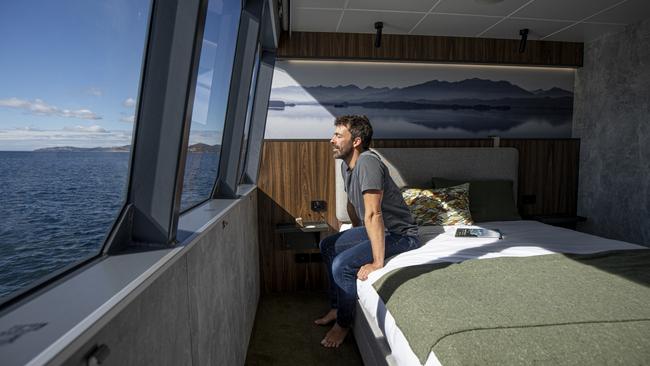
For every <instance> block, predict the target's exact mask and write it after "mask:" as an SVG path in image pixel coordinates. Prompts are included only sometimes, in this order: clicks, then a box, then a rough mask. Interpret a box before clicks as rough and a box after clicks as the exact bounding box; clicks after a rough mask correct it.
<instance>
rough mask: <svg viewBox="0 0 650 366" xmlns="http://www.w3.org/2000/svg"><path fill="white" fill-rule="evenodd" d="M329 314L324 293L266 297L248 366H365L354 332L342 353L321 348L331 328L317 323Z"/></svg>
mask: <svg viewBox="0 0 650 366" xmlns="http://www.w3.org/2000/svg"><path fill="white" fill-rule="evenodd" d="M327 310H328V301H327V296H326V295H325V294H324V293H317V292H303V293H285V294H273V295H262V298H261V299H260V305H259V307H258V309H257V315H256V317H255V326H254V328H253V335H252V337H251V341H250V344H249V346H248V354H247V356H246V365H249V366H258V365H259V366H262V365H301V366H302V365H327V366H333V365H355V366H357V365H359V366H360V365H363V362H362V361H361V355H360V354H359V350H358V348H357V345H356V343H355V342H354V335H353V334H352V332H350V333H349V334H348V336H347V338H346V340H345V342H343V344H342V345H341V346H340V347H339V348H338V349H328V348H325V347H323V346H321V345H320V341H321V339H323V336H324V335H325V333H326V332H327V331H328V330H329V328H330V327H329V326H328V327H319V326H317V325H315V324H314V323H313V321H314V319H316V318H317V317H319V316H320V315H322V314H324V313H325V312H327Z"/></svg>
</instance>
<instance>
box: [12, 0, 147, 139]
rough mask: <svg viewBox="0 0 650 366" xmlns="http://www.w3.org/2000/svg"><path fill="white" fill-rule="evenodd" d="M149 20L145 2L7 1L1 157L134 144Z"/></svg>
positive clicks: (137, 0)
mask: <svg viewBox="0 0 650 366" xmlns="http://www.w3.org/2000/svg"><path fill="white" fill-rule="evenodd" d="M35 9H38V11H35ZM148 16H149V1H148V0H118V1H111V2H101V1H83V0H66V1H26V2H17V1H15V2H14V1H3V2H2V4H1V5H0V34H2V35H3V36H2V38H1V39H0V55H2V57H0V80H2V83H1V84H0V150H33V149H36V148H40V147H49V146H68V145H72V146H82V147H91V146H117V145H126V144H130V141H131V134H132V130H133V115H134V113H135V104H136V98H137V97H138V95H137V94H138V83H139V80H140V69H141V64H142V54H143V52H144V44H145V33H146V27H147V23H148Z"/></svg>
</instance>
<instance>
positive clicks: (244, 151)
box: [238, 44, 261, 183]
mask: <svg viewBox="0 0 650 366" xmlns="http://www.w3.org/2000/svg"><path fill="white" fill-rule="evenodd" d="M260 52H261V47H260V45H259V44H258V45H257V52H256V53H255V65H254V66H253V76H252V78H251V86H250V90H249V92H248V105H247V108H246V124H245V125H244V141H243V142H242V148H241V153H240V155H239V164H240V165H239V175H238V176H239V182H240V183H241V182H242V181H243V179H244V172H245V169H246V163H247V160H248V158H247V156H248V140H249V139H248V137H249V136H248V135H249V132H250V127H251V119H252V118H253V105H254V104H255V90H257V74H258V73H259V69H260Z"/></svg>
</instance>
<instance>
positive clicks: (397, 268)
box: [336, 148, 650, 365]
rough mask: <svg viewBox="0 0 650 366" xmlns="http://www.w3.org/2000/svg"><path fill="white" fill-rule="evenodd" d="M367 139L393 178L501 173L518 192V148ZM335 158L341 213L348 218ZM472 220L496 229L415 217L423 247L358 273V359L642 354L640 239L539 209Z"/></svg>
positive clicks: (643, 252) (645, 328)
mask: <svg viewBox="0 0 650 366" xmlns="http://www.w3.org/2000/svg"><path fill="white" fill-rule="evenodd" d="M375 151H376V152H377V153H378V154H379V155H380V156H381V158H382V160H383V161H384V162H385V163H386V165H387V166H388V168H389V171H390V174H391V176H392V177H393V179H394V180H395V182H396V183H397V185H398V186H399V187H400V188H404V187H429V186H430V185H431V177H432V176H434V175H435V176H439V177H446V178H449V179H454V180H461V181H462V180H468V181H469V180H477V179H488V180H489V179H494V180H509V181H511V182H512V187H513V190H512V195H513V197H512V199H513V201H516V197H517V185H516V183H517V176H518V154H517V151H516V150H515V149H511V148H413V149H388V148H386V149H375ZM338 169H340V168H339V166H338V164H337V174H336V176H337V189H336V193H337V217H338V218H339V220H340V221H341V222H344V223H345V222H348V221H349V219H348V217H347V212H346V211H345V209H344V208H345V207H346V205H345V203H346V201H347V198H346V196H345V192H344V191H343V189H342V182H341V181H340V173H339V170H338ZM433 172H435V173H433ZM463 227H466V226H463ZM475 227H482V228H487V229H499V230H500V231H501V232H502V233H503V234H504V237H503V239H502V240H499V239H495V238H457V237H455V236H454V233H455V230H456V228H457V227H456V226H427V227H421V228H420V238H421V247H420V248H419V249H416V250H413V251H410V252H407V253H403V254H400V255H398V256H395V257H393V258H390V259H389V260H388V261H387V263H386V266H385V267H384V268H383V269H381V270H379V271H376V272H373V273H372V274H371V275H370V277H369V279H368V281H358V282H357V286H358V295H359V300H358V303H357V316H356V317H355V324H354V328H353V332H354V336H355V338H356V341H357V345H358V346H359V349H360V351H361V354H362V357H363V359H364V363H365V364H366V365H382V364H384V365H385V364H388V365H422V364H425V365H441V364H442V365H453V364H458V365H462V364H533V363H536V364H576V363H577V364H585V363H618V364H644V363H648V362H650V347H649V346H650V306H647V303H648V301H650V290H649V285H650V277H649V276H648V272H649V271H648V270H647V269H648V268H650V252H649V251H648V250H647V248H645V247H642V246H638V245H635V244H631V243H625V242H621V241H616V240H609V239H605V238H600V237H596V236H592V235H588V234H584V233H580V232H577V231H573V230H568V229H563V228H558V227H553V226H549V225H546V224H542V223H539V222H536V221H527V220H509V221H489V222H481V223H477V224H476V226H475Z"/></svg>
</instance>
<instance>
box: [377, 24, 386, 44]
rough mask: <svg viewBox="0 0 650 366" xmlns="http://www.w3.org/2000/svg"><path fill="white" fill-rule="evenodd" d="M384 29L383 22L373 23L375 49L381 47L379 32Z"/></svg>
mask: <svg viewBox="0 0 650 366" xmlns="http://www.w3.org/2000/svg"><path fill="white" fill-rule="evenodd" d="M383 28H384V22H375V30H376V31H377V34H376V35H375V47H376V48H379V47H381V30H382V29H383Z"/></svg>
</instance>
